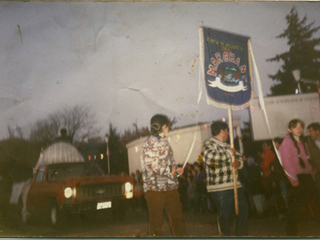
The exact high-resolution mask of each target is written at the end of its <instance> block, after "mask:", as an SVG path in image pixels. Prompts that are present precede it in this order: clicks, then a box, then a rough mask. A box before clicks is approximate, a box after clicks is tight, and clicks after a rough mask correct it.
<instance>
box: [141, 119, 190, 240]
mask: <svg viewBox="0 0 320 240" xmlns="http://www.w3.org/2000/svg"><path fill="white" fill-rule="evenodd" d="M150 123H151V135H150V136H149V137H148V139H147V140H146V142H145V143H144V145H143V147H142V154H141V158H140V160H141V168H142V171H141V173H142V177H143V189H144V192H145V198H146V200H147V204H148V211H149V236H152V237H158V236H162V223H163V209H165V210H166V213H167V215H168V217H169V219H170V224H171V229H172V232H173V235H174V236H175V237H187V236H188V235H187V233H186V229H185V224H184V220H183V215H182V210H181V205H180V200H179V197H180V196H179V193H178V190H177V189H178V184H179V183H178V178H177V177H178V175H177V173H178V174H180V175H182V174H183V169H182V168H177V167H176V162H175V160H174V158H173V151H172V148H171V147H170V145H169V142H168V140H167V138H166V135H167V134H168V132H169V128H170V125H171V123H170V121H169V119H168V117H167V116H165V115H161V114H157V115H154V116H153V117H152V118H151V121H150Z"/></svg>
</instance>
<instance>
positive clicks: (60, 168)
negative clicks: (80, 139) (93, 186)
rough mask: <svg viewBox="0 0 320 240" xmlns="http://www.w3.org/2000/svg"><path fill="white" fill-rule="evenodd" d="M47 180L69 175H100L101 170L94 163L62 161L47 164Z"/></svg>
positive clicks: (68, 176)
mask: <svg viewBox="0 0 320 240" xmlns="http://www.w3.org/2000/svg"><path fill="white" fill-rule="evenodd" d="M47 173H48V181H53V180H56V179H63V178H70V177H86V176H101V175H102V171H101V169H100V168H99V166H98V165H96V164H88V163H64V164H53V165H50V166H48V169H47Z"/></svg>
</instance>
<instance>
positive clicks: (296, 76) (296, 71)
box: [292, 69, 302, 94]
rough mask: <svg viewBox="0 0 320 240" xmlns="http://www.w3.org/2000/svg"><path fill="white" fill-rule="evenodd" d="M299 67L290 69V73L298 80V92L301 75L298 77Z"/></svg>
mask: <svg viewBox="0 0 320 240" xmlns="http://www.w3.org/2000/svg"><path fill="white" fill-rule="evenodd" d="M300 73H301V72H300V69H295V70H293V71H292V75H293V77H294V79H295V80H296V81H297V82H298V90H299V94H301V93H302V92H301V87H300V82H301V77H300Z"/></svg>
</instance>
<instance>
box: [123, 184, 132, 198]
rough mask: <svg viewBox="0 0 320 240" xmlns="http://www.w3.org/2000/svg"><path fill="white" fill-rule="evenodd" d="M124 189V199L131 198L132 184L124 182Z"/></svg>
mask: <svg viewBox="0 0 320 240" xmlns="http://www.w3.org/2000/svg"><path fill="white" fill-rule="evenodd" d="M124 189H125V191H126V192H125V195H126V198H132V197H133V192H132V190H133V187H132V184H131V183H130V182H126V184H125V185H124Z"/></svg>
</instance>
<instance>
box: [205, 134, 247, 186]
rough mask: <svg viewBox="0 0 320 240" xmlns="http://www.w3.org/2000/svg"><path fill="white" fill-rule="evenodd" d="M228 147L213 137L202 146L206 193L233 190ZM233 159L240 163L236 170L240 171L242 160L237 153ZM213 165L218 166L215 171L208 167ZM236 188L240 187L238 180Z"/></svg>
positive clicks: (230, 156) (230, 155) (230, 154)
mask: <svg viewBox="0 0 320 240" xmlns="http://www.w3.org/2000/svg"><path fill="white" fill-rule="evenodd" d="M229 147H230V146H229V144H227V143H225V142H221V141H220V140H218V139H216V138H214V137H212V138H209V139H208V140H206V141H205V142H204V144H203V148H202V154H203V161H204V162H205V163H206V172H207V190H208V192H216V191H224V190H229V189H233V175H232V167H231V164H232V153H231V152H230V151H229V150H228V148H229ZM235 159H236V160H238V161H239V162H240V163H241V164H240V166H239V168H238V169H241V168H242V167H243V160H242V158H241V156H240V154H239V153H238V152H236V156H235ZM214 164H215V165H216V166H218V167H217V169H215V171H214V170H213V169H211V168H210V167H209V166H213V165H214ZM237 186H238V188H239V187H241V186H242V185H241V183H240V181H239V179H238V178H237Z"/></svg>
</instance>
